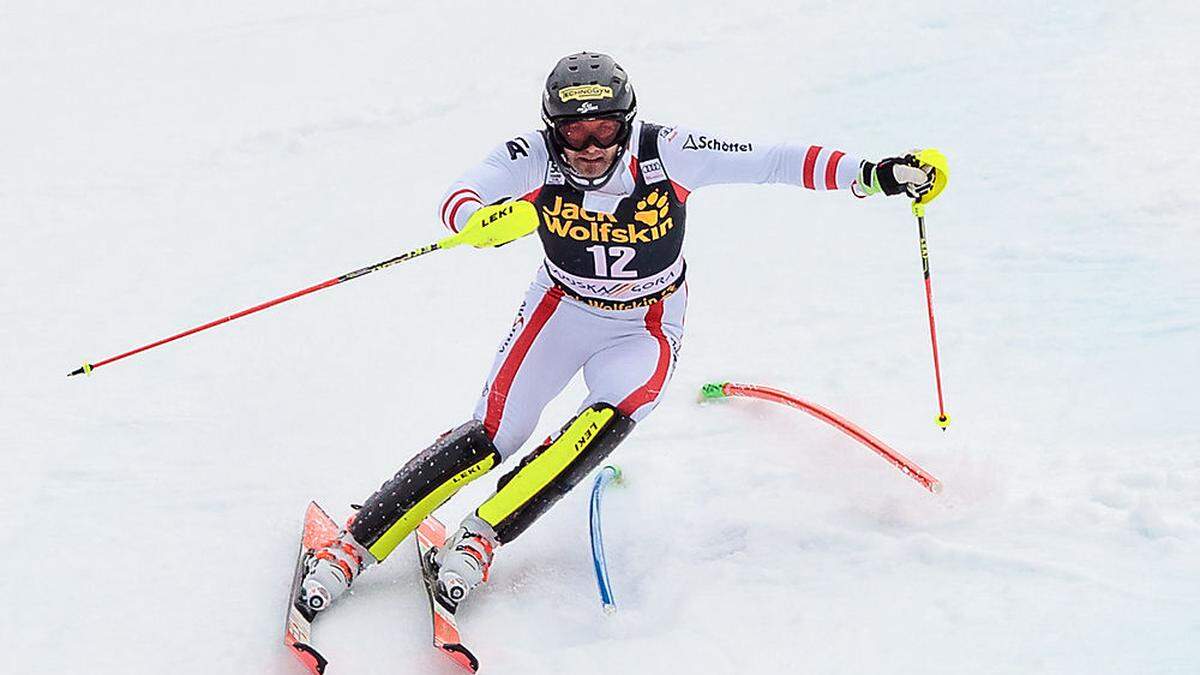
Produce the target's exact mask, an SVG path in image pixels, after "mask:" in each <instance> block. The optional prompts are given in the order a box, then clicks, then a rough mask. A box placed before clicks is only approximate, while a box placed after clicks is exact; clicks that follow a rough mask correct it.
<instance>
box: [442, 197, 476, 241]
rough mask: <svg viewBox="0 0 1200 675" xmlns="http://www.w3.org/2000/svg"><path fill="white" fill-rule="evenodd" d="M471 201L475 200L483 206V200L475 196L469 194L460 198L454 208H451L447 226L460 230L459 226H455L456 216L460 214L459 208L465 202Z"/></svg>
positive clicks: (456, 230)
mask: <svg viewBox="0 0 1200 675" xmlns="http://www.w3.org/2000/svg"><path fill="white" fill-rule="evenodd" d="M471 202H475V203H476V204H479V205H480V206H483V202H481V201H479V200H478V199H476V198H475V197H472V196H471V195H467V196H465V197H463V198H462V199H459V200H458V202H457V203H456V204H455V205H454V208H452V209H450V218H449V219H448V220H447V221H446V227H449V228H450V229H451V230H454V231H455V232H458V227H457V226H455V224H454V217H455V216H457V215H458V209H459V208H460V207H462V206H463V205H465V204H470V203H471Z"/></svg>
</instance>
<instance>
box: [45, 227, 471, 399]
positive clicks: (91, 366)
mask: <svg viewBox="0 0 1200 675" xmlns="http://www.w3.org/2000/svg"><path fill="white" fill-rule="evenodd" d="M447 239H449V238H447ZM447 239H443V240H442V241H440V242H438V243H436V244H429V245H428V246H422V247H421V248H416V249H413V250H411V251H409V252H407V253H403V254H401V255H398V256H396V257H395V258H389V259H387V260H384V261H383V262H378V263H375V264H374V265H368V266H367V267H363V268H361V269H357V270H354V271H353V272H347V273H345V274H343V275H341V276H339V277H334V278H332V279H329V280H328V281H322V282H321V283H319V284H314V285H312V286H309V287H308V288H303V289H300V290H298V291H296V292H294V293H288V294H287V295H284V296H281V297H278V298H275V299H274V300H268V301H266V302H264V303H262V304H259V305H255V306H253V307H250V308H248V309H243V310H242V311H240V312H235V313H233V314H230V315H229V316H227V317H224V318H220V319H217V320H215V321H209V322H208V323H206V324H203V325H200V326H196V327H195V328H189V329H187V330H185V331H183V332H182V333H176V334H175V335H172V336H170V337H165V338H163V339H161V340H156V341H155V342H151V343H150V344H147V345H142V346H141V347H137V348H136V349H131V350H129V351H127V352H125V353H123V354H117V355H116V356H110V357H108V358H107V359H104V360H103V361H97V362H95V363H84V364H83V365H82V366H80V367H79V368H77V369H75V370H73V371H71V372H69V373H67V377H71V376H72V375H85V374H86V375H91V374H92V371H93V370H95V369H97V368H99V367H101V366H104V365H108V364H110V363H112V362H114V361H120V360H121V359H123V358H126V357H129V356H133V355H134V354H140V353H142V352H144V351H146V350H148V349H154V348H155V347H158V346H160V345H165V344H167V343H168V342H174V341H175V340H178V339H180V338H185V337H187V336H189V335H194V334H196V333H199V332H200V331H203V330H208V329H209V328H212V327H213V326H219V325H221V324H223V323H228V322H230V321H233V320H234V319H240V318H242V317H243V316H246V315H249V314H254V313H255V312H261V311H262V310H264V309H267V308H268V307H274V306H275V305H278V304H282V303H284V302H287V301H288V300H295V299H296V298H299V297H301V296H305V295H308V294H309V293H315V292H317V291H319V290H322V289H325V288H329V287H330V286H336V285H338V284H340V283H342V282H345V281H350V280H351V279H357V278H358V277H361V276H366V275H368V274H370V273H371V272H378V271H379V270H381V269H384V268H385V267H391V266H392V265H396V264H398V263H402V262H404V261H406V260H412V259H413V258H416V257H418V256H423V255H425V254H426V253H433V252H434V251H437V250H440V249H442V248H444V246H443V244H444V243H446V242H447Z"/></svg>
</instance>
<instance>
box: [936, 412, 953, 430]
mask: <svg viewBox="0 0 1200 675" xmlns="http://www.w3.org/2000/svg"><path fill="white" fill-rule="evenodd" d="M933 421H934V422H937V425H938V426H939V427H941V428H942V431H945V430H946V427H948V426H950V416H949V415H947V414H946V413H942V414H941V415H938V416H937V417H935V418H933Z"/></svg>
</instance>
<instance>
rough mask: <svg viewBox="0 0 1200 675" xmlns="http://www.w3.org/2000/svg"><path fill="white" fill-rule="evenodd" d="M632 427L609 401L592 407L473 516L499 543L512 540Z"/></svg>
mask: <svg viewBox="0 0 1200 675" xmlns="http://www.w3.org/2000/svg"><path fill="white" fill-rule="evenodd" d="M633 426H634V421H633V420H632V419H630V418H628V417H626V416H625V415H622V414H621V413H619V412H617V410H616V409H615V408H613V407H612V406H610V405H608V404H607V403H597V404H596V405H594V406H591V407H590V408H588V409H587V410H584V411H583V412H581V413H579V415H577V416H576V417H575V419H573V420H571V421H570V422H568V423H567V425H566V426H565V427H564V428H563V431H562V433H560V434H559V435H558V438H556V439H554V440H553V441H551V442H550V443H547V444H545V445H542V446H540V447H538V448H537V449H536V450H534V451H533V452H531V453H530V454H529V455H528V456H527V457H525V458H524V459H522V460H521V463H520V464H519V465H518V466H517V467H516V468H515V469H513V470H512V471H511V472H509V473H508V474H506V475H505V476H504V477H502V478H501V479H500V483H499V485H498V486H497V488H496V494H494V495H492V496H491V498H489V499H488V500H487V501H486V502H484V503H483V504H482V505H481V506H480V507H479V508H478V509H476V511H475V514H476V515H477V516H478V517H480V518H482V519H483V520H484V521H486V522H487V523H488V524H489V525H491V526H492V528H493V529H495V531H496V539H497V540H498V541H499V542H500V543H502V544H503V543H507V542H510V541H512V540H513V539H515V538H516V537H517V535H519V534H521V533H522V532H524V531H525V528H527V527H529V526H530V525H531V524H532V523H533V521H535V520H537V518H538V516H540V515H542V514H543V513H545V511H546V510H547V509H549V508H550V507H551V506H553V505H554V503H555V502H557V501H558V500H559V499H562V496H563V495H565V494H567V492H569V491H570V490H571V488H572V487H575V484H576V483H578V482H579V481H581V480H583V478H584V477H585V476H587V474H588V473H589V472H590V471H591V470H592V469H594V468H596V466H598V465H599V464H600V462H602V461H603V460H604V458H605V457H607V456H608V454H609V453H610V452H612V450H613V448H615V447H617V444H618V443H620V442H621V441H622V440H624V438H625V437H626V436H628V435H629V432H630V431H632V430H633Z"/></svg>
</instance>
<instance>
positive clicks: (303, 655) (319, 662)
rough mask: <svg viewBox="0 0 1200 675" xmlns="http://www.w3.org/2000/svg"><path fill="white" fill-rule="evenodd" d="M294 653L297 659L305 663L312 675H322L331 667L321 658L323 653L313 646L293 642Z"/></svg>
mask: <svg viewBox="0 0 1200 675" xmlns="http://www.w3.org/2000/svg"><path fill="white" fill-rule="evenodd" d="M290 647H291V650H292V653H293V654H295V655H296V658H297V659H299V660H300V663H303V664H304V666H305V667H306V668H308V671H309V672H310V673H314V674H315V675H321V674H322V673H324V672H325V667H326V666H328V665H329V661H328V660H326V659H325V657H324V656H321V653H320V652H318V651H317V650H316V649H313V648H312V646H311V645H306V644H304V643H303V642H293V643H292V644H291V645H290Z"/></svg>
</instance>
